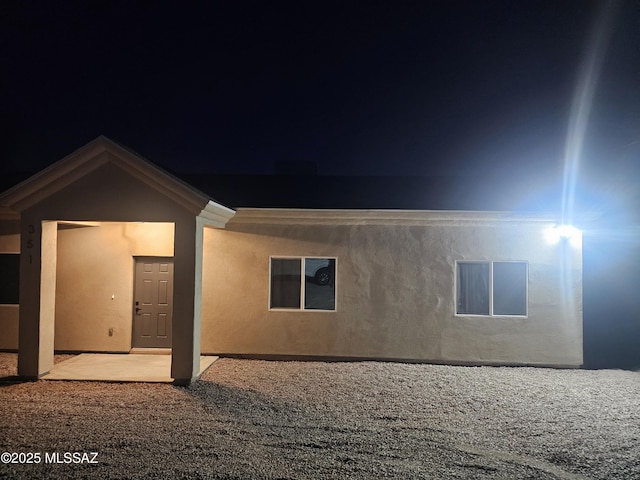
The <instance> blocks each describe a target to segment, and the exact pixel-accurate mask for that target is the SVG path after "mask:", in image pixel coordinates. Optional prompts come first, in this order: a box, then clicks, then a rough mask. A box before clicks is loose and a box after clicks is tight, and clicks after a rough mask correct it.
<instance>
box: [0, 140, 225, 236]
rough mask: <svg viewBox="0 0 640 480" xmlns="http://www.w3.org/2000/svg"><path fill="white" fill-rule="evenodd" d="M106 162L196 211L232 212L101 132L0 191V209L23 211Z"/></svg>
mask: <svg viewBox="0 0 640 480" xmlns="http://www.w3.org/2000/svg"><path fill="white" fill-rule="evenodd" d="M108 162H111V163H113V164H115V165H117V166H118V167H119V168H121V169H122V170H124V171H125V172H127V173H128V174H130V175H131V176H133V177H135V178H136V179H138V180H139V181H141V182H143V183H145V184H146V185H148V186H149V187H151V188H153V189H155V190H156V191H158V192H160V193H161V194H163V195H165V196H167V197H168V198H170V199H171V200H173V201H175V202H176V203H178V204H180V205H181V206H183V207H184V208H186V209H187V210H189V211H192V212H193V213H194V214H196V215H200V214H203V215H204V216H205V218H210V217H211V216H214V217H216V218H219V219H221V220H222V219H225V218H226V219H227V220H228V219H229V218H231V217H232V216H233V214H234V211H233V210H232V209H230V208H227V207H225V206H224V205H221V204H219V203H217V202H216V201H215V200H213V199H211V198H210V197H209V196H208V195H206V194H205V193H203V192H201V191H200V190H197V189H196V188H194V187H192V186H191V185H189V184H187V183H185V182H183V181H182V180H180V179H179V178H177V177H175V176H173V175H171V174H170V173H169V172H167V171H165V170H163V169H162V168H160V167H158V166H157V165H155V164H154V163H152V162H150V161H149V160H147V159H146V158H144V157H142V156H141V155H139V154H137V153H135V152H134V151H132V150H130V149H128V148H126V147H124V146H122V145H119V144H118V143H116V142H114V141H113V140H111V139H109V138H107V137H105V136H104V135H101V136H99V137H97V138H96V139H94V140H92V141H91V142H89V143H87V144H86V145H84V146H83V147H80V148H79V149H78V150H76V151H75V152H73V153H71V154H70V155H67V156H66V157H64V158H63V159H61V160H59V161H57V162H55V163H54V164H52V165H50V166H49V167H47V168H45V169H44V170H41V171H40V172H38V173H36V174H35V175H33V176H31V177H29V178H27V179H26V180H24V181H23V182H21V183H19V184H17V185H15V186H14V187H12V188H10V189H9V190H7V191H6V192H4V193H2V194H0V213H3V216H4V218H7V217H8V216H10V215H9V212H10V211H13V212H16V213H19V212H22V211H24V210H25V209H27V208H29V207H30V206H32V205H34V204H35V203H37V202H39V201H42V200H43V199H45V198H47V197H48V196H50V195H52V194H53V193H55V192H57V191H59V190H61V189H63V188H64V187H66V186H68V185H70V184H71V183H73V182H74V181H76V180H78V179H79V178H82V177H83V176H85V175H87V174H88V173H90V172H92V171H93V170H95V169H97V168H98V167H100V166H101V165H104V164H105V163H108ZM225 223H226V222H225ZM216 226H223V225H216Z"/></svg>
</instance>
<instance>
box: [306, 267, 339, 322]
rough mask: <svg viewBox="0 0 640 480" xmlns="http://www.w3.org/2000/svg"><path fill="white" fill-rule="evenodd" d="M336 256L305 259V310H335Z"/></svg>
mask: <svg viewBox="0 0 640 480" xmlns="http://www.w3.org/2000/svg"><path fill="white" fill-rule="evenodd" d="M335 272H336V260H335V258H305V259H304V275H305V281H304V308H305V310H335V308H336V291H335Z"/></svg>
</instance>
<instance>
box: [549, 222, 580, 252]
mask: <svg viewBox="0 0 640 480" xmlns="http://www.w3.org/2000/svg"><path fill="white" fill-rule="evenodd" d="M544 236H545V238H546V240H547V242H549V243H550V244H551V245H555V244H556V243H559V242H560V241H565V242H569V243H570V244H571V245H572V246H575V247H578V246H580V245H581V244H582V232H581V231H580V230H579V229H578V228H576V227H574V226H573V225H553V226H551V227H549V228H547V229H546V230H545V232H544Z"/></svg>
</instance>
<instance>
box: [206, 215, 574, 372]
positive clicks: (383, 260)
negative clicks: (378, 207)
mask: <svg viewBox="0 0 640 480" xmlns="http://www.w3.org/2000/svg"><path fill="white" fill-rule="evenodd" d="M309 215H311V217H313V214H312V213H310V214H309ZM239 217H240V219H241V218H242V212H239ZM444 223H445V224H442V225H410V224H405V225H402V224H397V223H396V224H386V225H371V224H342V225H329V224H319V225H312V224H306V225H286V224H268V223H255V224H251V223H250V222H234V221H233V220H232V221H231V222H230V223H229V224H228V225H227V230H225V231H220V230H213V229H207V230H205V239H204V272H203V304H202V309H203V314H202V351H203V352H205V353H222V354H224V353H227V354H258V355H260V354H262V355H305V356H306V355H311V356H315V355H317V356H333V357H366V358H388V359H407V360H425V361H438V362H460V363H507V364H510V363H513V364H540V365H566V366H577V365H580V364H581V363H582V320H581V319H582V308H581V261H580V259H581V252H580V251H579V249H577V250H575V249H573V250H568V249H566V248H564V253H563V252H562V250H563V247H562V246H559V245H554V246H551V245H548V244H547V243H545V240H544V236H543V225H542V224H541V223H540V222H531V223H527V222H526V221H521V222H517V223H514V222H507V223H505V222H497V223H491V222H485V223H484V224H483V223H482V222H479V223H478V222H476V223H475V224H474V225H456V224H454V223H450V224H447V223H446V222H444ZM565 247H566V245H565ZM280 255H282V256H319V257H325V256H326V257H337V267H336V270H337V279H336V284H337V310H336V312H309V311H294V312H282V311H269V309H268V294H269V293H268V292H269V257H270V256H280ZM563 258H564V260H563ZM461 260H486V261H507V260H517V261H525V262H527V263H528V270H529V271H528V278H529V285H528V295H529V300H528V315H527V317H526V318H521V317H481V316H474V317H471V316H456V314H455V293H454V292H455V290H454V289H455V283H454V282H455V280H454V277H455V265H456V261H461ZM563 263H564V264H565V266H564V267H565V272H564V273H563V272H562V268H563V267H562V265H563Z"/></svg>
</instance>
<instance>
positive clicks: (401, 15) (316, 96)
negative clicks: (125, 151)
mask: <svg viewBox="0 0 640 480" xmlns="http://www.w3.org/2000/svg"><path fill="white" fill-rule="evenodd" d="M602 5H603V2H592V1H587V0H577V1H569V0H567V1H560V2H556V1H537V2H532V1H518V2H513V1H480V0H474V1H467V2H465V1H442V2H430V1H397V2H395V1H394V2H389V1H373V0H372V1H367V2H349V1H335V2H334V1H322V2H316V1H296V2H262V1H260V2H241V1H228V2H225V1H212V2H195V3H187V4H186V6H185V5H178V3H173V2H150V1H138V2H132V1H126V2H117V1H116V2H114V1H91V2H86V1H82V2H67V1H63V2H48V1H46V2H45V1H42V2H33V1H32V2H26V1H13V0H8V1H4V2H1V4H0V22H1V23H0V58H1V59H2V70H3V71H2V78H1V83H0V89H1V92H2V93H1V95H2V98H1V100H2V102H1V105H2V107H1V108H2V115H1V118H2V132H3V133H2V136H1V144H0V154H1V155H2V163H3V165H5V166H6V167H8V168H9V169H11V170H31V171H33V170H37V169H39V168H42V167H44V166H46V165H48V164H50V163H52V162H54V161H56V160H58V159H60V158H61V157H63V156H64V155H66V154H68V153H70V152H72V151H73V150H75V149H76V148H78V147H80V146H82V145H83V144H85V143H86V142H88V141H90V140H91V139H93V138H95V137H96V136H98V135H100V134H104V135H107V136H108V137H110V138H112V139H114V140H116V141H118V142H120V143H122V144H124V145H126V146H128V147H130V148H132V149H134V150H136V151H137V152H139V153H140V154H142V155H144V156H146V157H147V158H149V159H150V160H152V161H154V162H156V163H158V164H159V165H161V166H164V167H165V168H169V169H171V170H182V171H200V172H210V173H267V174H268V173H272V172H273V166H274V162H275V161H278V160H288V161H299V160H305V161H313V162H316V164H317V166H318V171H319V173H320V174H325V175H433V174H447V175H460V174H464V175H481V174H493V173H496V172H506V173H507V174H514V175H515V174H518V175H521V174H522V175H529V174H532V173H536V174H544V175H547V174H548V175H550V176H557V175H560V173H559V172H561V169H562V159H563V155H564V146H565V140H566V136H567V125H568V121H569V115H570V109H571V101H572V98H573V94H574V91H575V87H576V83H577V79H578V74H579V69H580V65H581V63H582V62H583V60H584V58H585V55H586V50H587V44H588V40H589V35H590V31H591V30H592V27H593V25H594V23H595V22H596V21H597V18H598V15H599V14H598V11H599V7H602ZM617 5H618V7H617V8H616V14H615V16H614V22H613V24H614V27H613V29H612V34H611V35H610V40H609V42H608V48H607V53H606V57H605V61H604V65H603V73H602V76H601V78H600V82H599V84H598V89H597V91H596V98H595V103H594V108H593V111H592V116H591V118H590V123H589V131H588V136H587V138H588V141H587V145H586V147H585V155H584V164H585V166H584V169H585V170H588V169H589V168H590V169H591V171H592V172H599V171H600V170H601V167H602V162H604V160H603V159H604V158H605V157H606V159H607V161H606V162H605V163H611V162H618V163H619V164H621V166H619V167H618V169H620V168H622V169H623V170H624V169H628V168H630V167H629V163H630V160H629V156H630V151H631V154H635V155H636V156H635V158H636V161H637V152H638V148H637V143H634V142H638V139H639V138H640V98H639V95H638V93H639V92H640V88H639V86H640V67H639V65H640V54H639V51H638V44H639V39H640V35H639V34H638V29H639V28H640V23H639V18H640V14H639V11H640V7H639V6H638V4H637V3H635V2H622V3H618V4H617ZM634 149H635V150H634ZM636 163H637V162H636ZM609 169H610V165H608V166H607V167H606V170H609Z"/></svg>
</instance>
